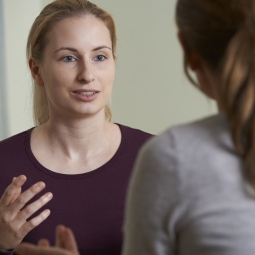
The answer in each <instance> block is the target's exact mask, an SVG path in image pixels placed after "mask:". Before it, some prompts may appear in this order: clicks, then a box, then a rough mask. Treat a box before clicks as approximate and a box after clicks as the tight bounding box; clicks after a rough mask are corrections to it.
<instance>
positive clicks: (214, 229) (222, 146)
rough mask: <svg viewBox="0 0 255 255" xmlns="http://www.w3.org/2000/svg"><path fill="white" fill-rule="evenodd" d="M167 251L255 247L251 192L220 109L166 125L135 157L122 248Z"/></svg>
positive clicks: (251, 250) (207, 252)
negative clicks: (200, 117) (190, 120)
mask: <svg viewBox="0 0 255 255" xmlns="http://www.w3.org/2000/svg"><path fill="white" fill-rule="evenodd" d="M254 160H255V159H254ZM172 254H178V255H200V254H201V255H254V254H255V192H254V190H253V189H252V187H251V185H250V184H249V183H248V181H247V180H246V178H245V177H244V176H243V162H242V160H241V159H240V157H239V156H238V155H237V153H236V152H235V148H234V146H233V142H232V139H231V135H230V130H229V127H228V124H227V121H226V119H225V115H224V114H219V115H216V116H213V117H209V118H207V119H204V120H200V121H197V122H194V123H191V124H188V125H184V126H178V127H174V128H171V129H169V130H167V131H166V132H164V133H163V134H162V135H160V136H158V137H155V138H152V139H151V140H150V141H149V142H148V143H147V144H146V145H145V146H144V147H143V149H142V151H141V152H140V154H139V157H138V159H137V162H136V167H135V169H134V173H133V176H132V179H131V183H130V187H129V192H128V199H127V208H126V220H125V225H124V246H123V252H122V255H172Z"/></svg>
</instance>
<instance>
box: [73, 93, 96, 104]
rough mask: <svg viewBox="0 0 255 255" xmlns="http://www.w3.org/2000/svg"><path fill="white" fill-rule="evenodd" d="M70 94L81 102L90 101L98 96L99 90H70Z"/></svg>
mask: <svg viewBox="0 0 255 255" xmlns="http://www.w3.org/2000/svg"><path fill="white" fill-rule="evenodd" d="M71 94H72V95H73V96H74V97H75V98H76V99H78V100H80V101H83V102H91V101H93V100H95V99H96V98H97V97H98V94H99V91H92V90H91V91H82V90H77V91H72V92H71Z"/></svg>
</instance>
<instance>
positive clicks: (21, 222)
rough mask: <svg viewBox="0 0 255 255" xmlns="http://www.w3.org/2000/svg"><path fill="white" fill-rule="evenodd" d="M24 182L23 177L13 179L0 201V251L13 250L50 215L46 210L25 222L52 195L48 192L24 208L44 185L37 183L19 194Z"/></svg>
mask: <svg viewBox="0 0 255 255" xmlns="http://www.w3.org/2000/svg"><path fill="white" fill-rule="evenodd" d="M25 182H26V177H25V176H24V175H21V176H19V177H17V178H13V181H12V183H11V184H10V185H9V186H8V187H7V188H6V190H5V192H4V194H3V196H2V197H1V199H0V249H1V250H8V249H13V248H15V247H16V246H17V245H18V244H19V243H20V242H21V241H22V240H23V238H24V237H25V236H26V235H27V233H28V232H30V231H31V230H32V229H33V228H35V227H36V226H38V225H39V224H40V223H42V222H43V221H44V220H45V219H47V217H48V216H49V215H50V211H49V210H47V209H46V210H44V211H43V212H42V213H40V214H39V215H38V216H37V217H34V218H32V219H31V220H30V221H28V222H27V221H26V219H28V218H29V217H30V216H31V215H33V214H34V213H35V212H36V211H37V210H39V209H40V208H41V207H42V206H44V205H45V204H46V203H48V202H49V201H50V200H51V199H52V196H53V195H52V193H50V192H48V193H46V194H45V195H43V196H42V197H41V198H39V199H38V200H36V201H35V202H33V203H32V204H30V205H28V206H26V207H24V206H25V205H26V203H27V202H29V201H30V199H32V198H33V197H34V196H35V195H36V194H38V193H39V192H41V191H42V190H43V189H44V188H45V183H43V182H38V183H36V184H34V185H33V186H31V187H30V188H29V189H28V190H26V191H24V192H23V193H21V187H22V185H23V184H24V183H25ZM23 207H24V208H23ZM22 208H23V209H22ZM21 209H22V210H21Z"/></svg>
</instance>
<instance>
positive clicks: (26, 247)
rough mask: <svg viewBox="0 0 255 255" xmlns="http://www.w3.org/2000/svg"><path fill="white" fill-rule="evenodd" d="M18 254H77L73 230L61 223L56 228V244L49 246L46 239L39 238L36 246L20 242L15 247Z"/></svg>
mask: <svg viewBox="0 0 255 255" xmlns="http://www.w3.org/2000/svg"><path fill="white" fill-rule="evenodd" d="M15 253H16V254H18V255H30V254H31V255H79V251H78V248H77V244H76V241H75V238H74V235H73V232H72V231H71V230H70V229H69V228H66V227H65V226H63V225H60V226H58V227H57V229H56V246H55V247H50V245H49V242H48V240H46V239H41V240H40V241H39V242H38V246H36V245H32V244H28V243H22V244H20V245H19V246H18V247H17V248H16V249H15Z"/></svg>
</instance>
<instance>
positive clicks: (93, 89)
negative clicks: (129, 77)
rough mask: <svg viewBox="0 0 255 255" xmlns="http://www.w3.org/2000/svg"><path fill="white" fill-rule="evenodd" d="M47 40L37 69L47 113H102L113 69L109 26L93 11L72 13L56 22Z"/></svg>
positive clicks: (111, 81) (109, 89)
mask: <svg viewBox="0 0 255 255" xmlns="http://www.w3.org/2000/svg"><path fill="white" fill-rule="evenodd" d="M47 40H48V43H47V45H46V48H45V51H44V56H43V60H42V61H41V63H40V64H39V71H38V73H39V75H40V77H41V81H42V82H41V84H39V85H43V86H45V90H46V94H47V97H48V103H49V110H50V115H51V116H52V115H54V116H55V117H57V116H59V117H60V116H62V117H64V118H68V117H71V118H81V117H84V116H92V115H97V114H101V115H102V116H104V108H105V106H106V105H107V103H108V101H109V99H110V96H111V92H112V85H113V81H114V73H115V58H114V57H113V53H112V42H111V38H110V32H109V30H108V28H107V27H106V26H105V24H104V23H103V22H102V21H101V20H99V19H98V18H96V17H94V16H92V15H87V16H84V17H78V18H77V17H72V18H67V19H64V20H62V21H59V22H58V23H56V24H55V25H54V26H53V27H52V29H51V30H50V31H49V33H48V34H47ZM37 83H38V82H37Z"/></svg>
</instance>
